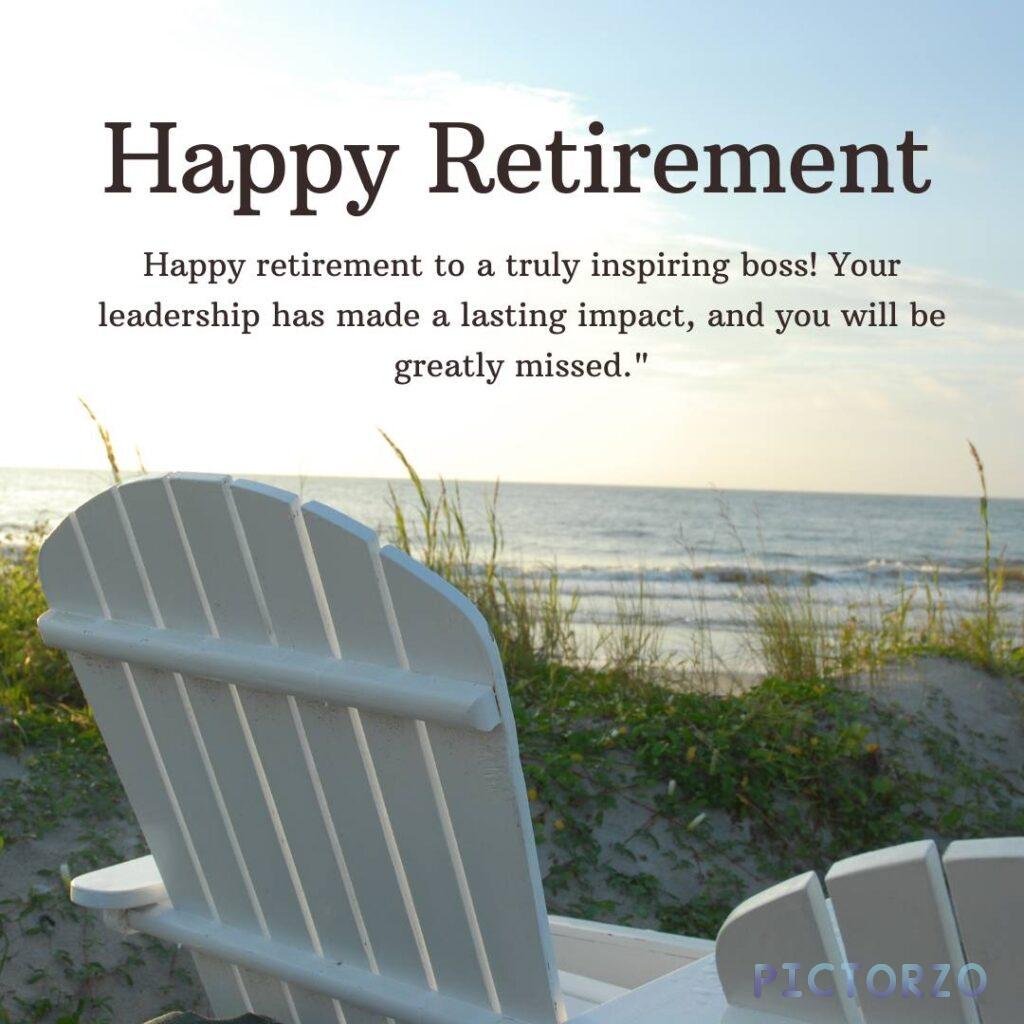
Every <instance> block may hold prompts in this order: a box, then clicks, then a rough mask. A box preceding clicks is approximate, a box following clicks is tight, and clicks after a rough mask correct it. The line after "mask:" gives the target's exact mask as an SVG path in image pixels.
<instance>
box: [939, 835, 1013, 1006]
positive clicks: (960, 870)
mask: <svg viewBox="0 0 1024 1024" xmlns="http://www.w3.org/2000/svg"><path fill="white" fill-rule="evenodd" d="M943 867H944V868H945V871H946V879H947V881H948V882H949V891H950V896H951V897H952V899H953V909H954V911H955V912H956V919H957V924H958V925H959V926H960V936H961V939H962V940H963V947H964V956H965V958H966V959H967V960H968V962H972V963H976V964H978V965H980V966H981V967H982V968H983V969H984V971H985V974H986V986H985V990H984V992H982V993H981V994H980V996H979V997H978V1009H979V1010H980V1012H981V1018H982V1020H983V1021H984V1022H985V1024H1017V1022H1018V1021H1019V1020H1020V1019H1021V1013H1022V1010H1021V1008H1022V1007H1024V971H1022V970H1021V963H1022V958H1024V839H1022V838H1019V837H1018V838H1012V839H968V840H962V841H960V842H955V843H950V845H949V847H948V848H947V850H946V853H945V856H944V857H943ZM968 983H969V984H970V985H971V986H972V988H973V987H976V986H977V983H978V976H977V974H976V973H974V974H971V975H970V978H969V982H968Z"/></svg>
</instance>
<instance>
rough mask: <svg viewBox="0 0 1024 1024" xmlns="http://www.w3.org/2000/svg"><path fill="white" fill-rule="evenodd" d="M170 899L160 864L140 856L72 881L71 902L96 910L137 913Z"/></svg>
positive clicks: (148, 857) (150, 858)
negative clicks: (140, 908) (140, 909)
mask: <svg viewBox="0 0 1024 1024" xmlns="http://www.w3.org/2000/svg"><path fill="white" fill-rule="evenodd" d="M165 899H167V890H166V889H165V888H164V882H163V879H162V878H161V877H160V870H159V869H158V868H157V866H156V861H155V860H153V858H152V857H151V856H147V857H136V858H135V860H128V861H125V862H124V863H123V864H113V865H111V866H110V867H108V868H100V869H99V870H98V871H90V872H89V873H88V874H86V875H79V876H78V877H77V878H74V879H72V881H71V902H72V903H75V904H77V905H78V906H80V907H89V908H90V909H92V910H137V909H138V908H139V907H148V906H149V905H150V904H151V903H159V902H161V901H162V900H165Z"/></svg>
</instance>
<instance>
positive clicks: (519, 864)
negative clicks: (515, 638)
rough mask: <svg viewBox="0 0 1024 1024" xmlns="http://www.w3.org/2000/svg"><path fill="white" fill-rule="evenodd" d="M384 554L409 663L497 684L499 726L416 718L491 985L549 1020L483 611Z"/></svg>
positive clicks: (505, 1003)
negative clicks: (458, 725) (486, 728)
mask: <svg viewBox="0 0 1024 1024" xmlns="http://www.w3.org/2000/svg"><path fill="white" fill-rule="evenodd" d="M382 560H383V565H384V573H385V577H386V579H387V583H388V588H389V591H390V594H391V601H392V604H393V606H394V609H395V614H396V618H397V622H398V628H399V632H400V634H401V639H402V645H403V650H404V654H405V656H406V658H407V660H408V664H409V667H410V668H411V669H412V670H413V671H415V672H423V673H431V672H436V671H438V670H439V668H440V666H441V664H442V657H443V664H444V666H445V671H446V672H447V673H448V674H450V675H452V676H455V677H456V678H462V679H467V680H471V681H487V682H489V683H490V684H491V685H492V686H494V689H495V698H496V700H497V701H498V705H499V709H500V713H501V718H502V725H501V726H500V727H499V728H497V729H495V730H493V731H491V732H488V733H481V732H470V731H468V730H462V729H453V728H449V727H445V726H443V725H438V724H435V723H429V724H426V725H423V724H422V723H421V724H420V730H421V741H422V742H423V745H424V756H425V757H426V758H427V759H428V761H429V762H431V763H430V764H429V769H430V772H431V775H432V776H433V777H434V778H435V785H436V788H437V793H436V799H437V801H438V803H439V804H440V806H441V812H442V814H443V815H444V816H445V817H446V818H447V821H446V822H445V824H446V827H447V830H448V833H449V834H448V842H449V846H450V850H451V856H452V858H453V863H454V866H455V870H456V873H457V876H458V878H459V881H460V884H461V889H462V895H463V911H464V913H466V914H467V915H468V916H469V918H470V920H471V927H472V929H473V931H474V934H475V939H476V944H477V949H476V953H477V957H478V960H479V962H480V963H481V969H482V971H483V972H485V974H486V976H487V980H488V985H489V986H491V987H492V988H493V991H494V995H495V997H496V1000H497V1003H498V1005H500V1007H501V1009H502V1011H503V1012H506V1013H509V1014H510V1015H512V1016H515V1017H519V1018H521V1019H524V1020H531V1021H533V1020H553V1019H555V1018H556V1017H557V1016H558V1015H559V1014H560V1013H561V1012H562V1010H561V1007H560V1005H559V996H558V992H559V988H558V982H557V978H556V976H555V970H556V968H555V960H554V952H553V948H552V944H551V940H550V934H549V929H548V926H547V920H546V910H545V907H544V902H543V895H542V893H543V890H542V886H541V880H540V869H539V866H538V864H537V854H536V846H535V843H534V839H533V826H532V822H531V820H530V813H529V807H528V804H527V800H526V790H525V785H524V783H523V778H522V769H521V768H520V764H519V751H518V747H517V744H516V741H515V723H514V719H513V716H512V708H511V704H510V703H509V699H508V691H507V688H506V686H505V680H504V675H503V672H502V668H501V664H500V661H499V660H498V654H497V651H496V649H495V647H494V643H493V641H492V640H491V638H490V634H489V632H488V630H487V626H486V624H485V623H484V621H483V618H482V617H481V616H480V613H479V612H478V611H477V610H476V608H474V607H473V605H472V604H471V603H470V602H469V601H468V600H467V599H466V598H465V597H464V596H463V595H462V594H460V593H459V592H458V591H457V590H455V589H454V588H453V587H451V586H449V585H448V584H447V583H445V582H444V581H443V580H441V579H440V578H439V577H437V576H436V575H435V574H433V573H431V572H429V571H428V570H426V569H425V568H424V567H423V566H421V565H420V564H419V563H417V562H415V561H414V560H413V559H411V558H409V557H408V556H406V555H404V554H403V553H402V552H400V551H398V550H397V549H395V548H385V549H384V550H383V552H382ZM439 652H444V653H443V656H442V655H440V654H439Z"/></svg>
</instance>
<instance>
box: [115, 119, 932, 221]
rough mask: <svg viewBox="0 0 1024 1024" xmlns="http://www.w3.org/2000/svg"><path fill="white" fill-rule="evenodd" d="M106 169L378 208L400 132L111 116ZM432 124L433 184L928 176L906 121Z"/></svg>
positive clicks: (790, 181) (892, 180)
mask: <svg viewBox="0 0 1024 1024" xmlns="http://www.w3.org/2000/svg"><path fill="white" fill-rule="evenodd" d="M105 126H106V128H107V129H109V131H110V139H111V177H110V184H109V185H108V186H107V187H106V189H105V191H107V192H115V193H118V192H131V191H132V185H130V184H128V183H127V182H126V180H125V178H126V165H127V164H129V163H134V164H136V165H141V166H142V167H144V168H146V170H145V172H142V171H139V172H138V175H137V176H136V175H133V177H134V178H135V181H136V182H145V185H146V187H148V189H149V191H150V192H156V193H174V192H178V191H179V190H180V191H182V192H186V193H191V194H193V195H197V194H202V193H206V192H216V193H221V194H223V195H230V196H231V197H232V202H233V203H234V213H235V215H236V216H240V217H251V216H258V215H259V214H260V212H261V211H260V209H259V207H258V206H257V202H258V200H259V198H260V197H261V196H266V195H269V194H271V193H273V192H277V191H278V190H280V189H284V190H285V191H286V192H287V193H288V194H289V196H291V197H293V198H294V202H293V203H292V205H291V208H290V210H289V213H290V214H291V215H292V216H295V217H303V216H315V215H316V214H317V213H318V212H319V211H318V210H317V208H316V206H314V202H316V201H317V200H318V197H322V196H326V195H328V194H329V193H332V192H335V191H336V190H339V189H342V190H343V191H344V192H346V193H347V194H348V195H349V196H350V198H349V199H348V200H347V202H346V203H345V207H344V209H345V212H346V213H348V214H350V215H351V216H353V217H361V216H363V215H364V214H366V213H369V211H370V210H371V209H372V208H373V206H374V203H375V202H376V201H377V197H378V196H379V195H380V193H381V190H382V188H383V186H384V181H385V179H386V177H387V173H388V169H389V168H390V167H391V165H392V161H393V158H394V156H395V154H396V153H397V152H398V150H399V146H398V145H396V144H390V145H376V146H372V145H368V144H362V143H360V144H348V145H343V146H341V147H338V146H335V145H332V144H328V143H324V142H317V143H299V144H295V145H290V146H288V147H286V148H282V147H280V146H278V145H275V144H272V143H269V142H258V143H244V144H240V145H235V146H231V147H230V148H228V149H224V148H222V147H220V146H216V145H213V144H212V143H207V142H199V143H194V144H191V145H187V146H184V147H181V146H179V145H177V144H176V143H177V140H176V139H175V138H172V133H173V132H174V130H175V129H176V128H177V122H175V121H151V122H150V123H149V129H146V130H142V129H139V130H136V131H135V132H134V133H133V137H132V139H131V146H132V148H129V140H128V139H127V138H126V135H127V133H128V131H129V130H130V129H131V128H132V122H131V121H108V122H106V125H105ZM430 129H431V130H432V131H433V133H434V152H435V160H434V168H433V182H432V184H431V185H430V187H429V191H430V192H433V193H457V192H461V191H464V190H468V191H472V192H477V193H482V194H486V193H491V192H494V191H495V190H500V191H502V192H508V193H514V194H517V195H518V194H525V193H529V192H533V191H534V190H536V189H538V188H540V187H541V186H545V187H549V188H551V189H553V190H554V191H555V192H559V193H563V194H570V193H574V192H583V193H601V192H615V193H631V192H641V191H643V190H644V188H651V187H654V188H657V189H659V190H660V191H662V192H667V193H671V194H673V195H680V194H683V193H686V192H690V191H692V190H693V189H695V188H697V189H698V190H699V191H701V192H709V193H725V192H738V193H743V192H764V193H778V192H786V191H788V190H789V189H790V188H793V189H796V190H797V191H799V192H806V193H812V194H816V193H821V192H827V191H828V190H829V189H831V188H832V187H833V185H836V186H838V189H837V190H838V191H839V192H842V193H847V194H851V193H852V194H856V193H865V192H869V193H888V192H895V191H896V190H897V188H902V189H903V190H904V191H906V192H909V193H912V194H920V193H922V192H925V191H927V190H928V188H930V187H931V179H929V178H925V179H923V180H918V176H917V168H916V167H915V158H916V157H917V155H918V154H920V153H923V152H925V151H926V150H927V149H928V147H927V146H925V145H922V144H920V143H916V142H915V141H914V133H913V132H912V131H907V132H905V133H904V136H903V140H902V141H901V142H899V143H898V144H896V145H895V146H894V147H893V149H894V152H893V153H890V151H889V149H888V148H886V147H885V146H882V145H879V144H877V143H864V144H856V143H849V144H847V145H842V146H839V147H837V148H836V149H833V148H831V147H829V146H825V145H822V144H820V143H808V144H806V145H802V146H799V147H797V148H796V149H795V150H793V151H792V153H790V154H789V155H788V156H787V157H785V158H784V157H783V154H782V153H781V152H780V151H779V149H778V148H777V147H776V146H773V145H771V144H769V143H760V144H758V145H753V146H746V145H741V144H739V143H732V144H729V145H717V144H714V145H707V146H703V147H701V148H700V149H699V150H698V149H694V148H693V147H691V146H688V145H685V144H683V143H678V142H676V143H671V144H669V145H666V146H662V147H661V148H660V149H655V148H653V147H651V146H649V145H647V144H646V143H638V144H635V145H633V144H629V143H621V144H618V145H614V146H611V145H608V144H607V143H601V142H591V143H588V144H586V145H580V144H577V143H572V142H567V141H566V140H565V135H564V133H563V132H561V131H556V132H554V133H553V134H552V137H551V141H550V142H548V143H547V144H545V145H544V146H542V147H540V148H538V147H536V146H533V145H529V144H527V143H513V144H512V145H509V146H505V147H503V148H501V149H497V150H495V149H494V148H493V147H490V148H489V147H488V145H487V140H486V137H485V135H484V132H483V129H481V128H479V127H478V126H477V125H474V124H469V123H468V122H464V121H431V122H430ZM588 131H589V133H590V135H591V136H593V137H598V136H600V135H602V134H603V133H604V125H603V124H601V122H600V121H593V122H592V123H591V124H590V126H589V128H588Z"/></svg>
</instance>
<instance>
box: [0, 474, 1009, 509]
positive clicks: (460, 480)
mask: <svg viewBox="0 0 1024 1024" xmlns="http://www.w3.org/2000/svg"><path fill="white" fill-rule="evenodd" d="M34 471H36V472H39V471H41V472H46V473H102V474H103V475H104V476H110V475H111V470H110V467H109V466H106V467H103V468H100V467H97V468H89V467H84V466H76V467H72V466H0V472H28V473H31V472H34ZM179 472H209V470H202V471H200V470H194V471H192V470H187V469H145V470H140V469H122V470H121V473H122V476H124V477H126V478H132V479H134V478H136V477H141V476H162V475H164V474H166V473H179ZM224 475H225V476H231V477H234V478H236V479H238V478H242V477H256V478H259V477H264V478H266V477H278V478H282V477H283V478H294V479H297V480H360V481H368V480H379V481H380V482H381V483H402V482H409V478H408V477H407V476H373V475H371V476H354V475H351V474H334V473H302V472H296V471H287V472H281V471H265V470H244V471H238V472H233V473H226V474H224ZM440 479H443V480H444V482H445V483H450V484H481V485H482V486H485V487H493V486H494V485H495V484H498V486H499V487H501V486H504V485H505V484H513V485H515V486H523V487H590V488H606V489H619V490H648V491H697V492H704V491H713V492H714V491H718V492H721V493H740V494H806V495H813V496H821V497H847V498H937V499H940V500H941V499H946V500H957V501H961V500H963V501H971V500H973V501H980V500H981V494H980V493H963V494H950V493H949V492H932V491H928V492H916V493H915V492H907V491H858V490H849V491H845V490H835V491H826V490H805V489H802V488H798V487H728V486H720V485H718V484H714V483H707V484H703V485H696V484H635V483H607V482H605V483H597V482H588V481H575V480H514V479H503V478H501V477H494V478H491V479H483V478H473V477H454V476H453V477H447V476H446V477H436V476H435V477H423V480H424V482H426V483H437V482H438V481H439V480H440ZM988 498H989V501H1014V502H1016V501H1024V494H993V493H990V494H989V495H988Z"/></svg>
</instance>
